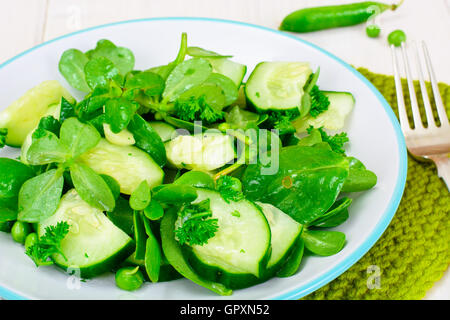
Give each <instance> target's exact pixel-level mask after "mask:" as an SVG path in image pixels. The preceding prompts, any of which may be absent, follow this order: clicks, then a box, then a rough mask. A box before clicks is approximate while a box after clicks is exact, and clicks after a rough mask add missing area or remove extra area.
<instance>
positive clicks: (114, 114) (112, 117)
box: [105, 98, 138, 133]
mask: <svg viewBox="0 0 450 320" xmlns="http://www.w3.org/2000/svg"><path fill="white" fill-rule="evenodd" d="M137 109H138V105H137V104H136V103H134V102H132V101H129V100H127V99H124V98H115V99H110V100H108V101H106V104H105V119H106V122H107V123H108V124H109V125H110V126H111V131H112V132H113V133H119V132H120V131H122V130H123V129H125V128H126V127H127V126H128V124H129V123H130V121H131V119H132V118H133V116H134V114H135V113H136V110H137Z"/></svg>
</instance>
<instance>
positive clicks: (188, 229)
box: [175, 199, 219, 246]
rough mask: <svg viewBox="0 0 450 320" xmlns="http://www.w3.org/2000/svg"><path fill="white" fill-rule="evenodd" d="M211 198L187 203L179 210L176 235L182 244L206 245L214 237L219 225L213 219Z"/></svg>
mask: <svg viewBox="0 0 450 320" xmlns="http://www.w3.org/2000/svg"><path fill="white" fill-rule="evenodd" d="M211 217H212V211H211V206H210V200H209V199H206V200H203V201H201V202H199V203H196V204H186V205H184V206H183V207H182V208H181V210H180V211H179V212H178V220H177V221H176V223H175V237H176V239H177V240H178V242H179V243H180V244H189V245H200V246H202V245H204V244H206V243H208V240H209V239H211V238H212V237H214V235H215V234H216V232H217V230H218V229H219V225H218V223H217V221H218V220H217V219H213V218H211Z"/></svg>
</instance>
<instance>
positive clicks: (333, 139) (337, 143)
mask: <svg viewBox="0 0 450 320" xmlns="http://www.w3.org/2000/svg"><path fill="white" fill-rule="evenodd" d="M313 130H318V131H319V132H320V135H321V137H322V141H323V142H326V143H328V144H329V145H330V147H331V150H333V151H334V152H336V153H340V154H345V150H344V144H345V143H346V142H348V141H349V139H348V137H347V133H346V132H341V133H338V134H335V135H334V136H330V135H328V134H327V133H326V132H325V131H324V130H323V127H320V128H317V129H316V128H314V127H313V126H309V128H308V129H306V131H307V132H308V134H311V132H312V131H313Z"/></svg>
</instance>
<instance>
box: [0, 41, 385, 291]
mask: <svg viewBox="0 0 450 320" xmlns="http://www.w3.org/2000/svg"><path fill="white" fill-rule="evenodd" d="M55 64H56V62H55ZM58 67H59V71H60V73H61V74H62V76H63V77H64V78H65V80H66V81H67V83H68V84H69V85H70V86H71V87H72V89H71V90H72V92H73V93H76V96H80V97H83V98H82V99H81V100H79V101H76V99H74V98H73V96H72V95H71V94H70V93H69V91H68V90H67V89H65V88H64V87H63V86H62V85H61V84H60V83H59V82H58V81H55V80H52V81H45V82H43V83H41V84H38V85H37V86H36V87H34V88H32V89H30V90H29V91H28V92H26V93H25V94H24V95H23V96H22V97H20V98H19V99H18V100H16V101H15V102H13V103H12V104H11V105H10V106H9V107H8V108H6V109H4V110H3V111H2V112H1V113H0V146H1V147H3V146H5V145H7V146H9V147H15V148H21V149H20V157H19V158H17V159H10V158H0V230H1V231H3V232H10V233H11V236H12V239H13V240H14V241H16V242H18V243H21V244H23V245H24V247H25V249H24V252H25V254H26V255H28V256H29V258H30V259H31V260H30V262H31V261H33V262H34V264H35V265H36V266H37V267H40V268H42V267H43V268H45V267H44V266H48V265H55V266H57V267H59V268H61V269H62V270H65V271H66V272H68V273H70V274H72V273H74V272H75V273H76V274H77V275H78V276H80V277H81V278H82V279H90V278H94V277H96V276H99V275H101V274H103V273H106V272H114V273H115V281H116V284H117V286H118V287H119V288H121V289H124V290H136V289H138V288H140V287H141V286H143V285H145V286H148V289H150V287H151V286H152V285H154V284H144V283H145V282H152V283H156V282H164V281H172V280H176V279H179V278H183V277H184V278H187V279H189V280H191V281H193V282H194V283H196V284H198V285H200V286H203V287H205V288H207V289H209V290H211V291H214V292H215V293H218V294H221V295H230V294H231V293H232V290H234V289H242V288H247V287H250V286H253V285H256V284H259V283H262V282H264V281H267V280H268V279H271V278H274V277H289V276H292V275H294V274H296V273H297V272H298V271H299V269H301V268H300V264H301V261H302V257H303V255H304V254H308V255H318V256H330V255H334V254H336V253H338V252H339V251H341V250H342V248H343V247H344V246H345V243H346V239H345V235H344V234H343V233H342V232H339V231H334V230H332V228H334V227H336V226H338V225H340V224H342V223H344V222H345V221H346V220H347V219H348V218H349V210H348V209H349V206H350V205H351V203H352V198H351V196H350V193H352V192H360V191H365V190H368V189H371V188H372V187H374V186H375V184H376V182H377V178H376V175H375V174H374V173H373V172H371V171H369V170H367V169H366V167H365V166H364V164H363V163H362V162H361V161H359V160H358V159H356V158H354V157H352V156H349V155H347V154H346V150H345V147H346V143H348V142H349V137H347V134H346V133H345V132H341V130H342V129H343V127H344V123H345V118H346V117H347V116H348V114H349V113H351V111H352V108H353V107H354V103H355V101H354V98H353V95H352V94H351V93H349V92H336V91H326V90H323V88H319V86H318V85H317V80H318V78H319V69H317V70H312V69H311V67H310V64H309V63H307V62H286V61H266V62H260V63H259V64H257V65H256V67H255V68H254V69H253V71H252V72H251V74H250V75H249V76H248V78H247V81H246V82H245V83H244V82H243V79H244V77H245V74H246V72H247V67H246V66H245V65H243V64H241V63H238V62H236V61H234V60H233V57H232V56H230V55H222V54H218V53H215V52H213V51H209V50H205V49H202V48H200V47H193V46H188V45H187V36H186V34H182V37H181V45H180V48H179V51H178V54H177V55H176V57H175V59H174V60H173V61H171V62H169V63H168V64H166V65H162V66H156V67H149V68H148V69H145V70H136V69H135V56H134V54H133V52H132V51H131V50H130V49H128V48H125V47H120V46H117V45H115V44H114V43H112V42H111V41H109V40H100V41H98V42H97V45H96V47H95V48H93V49H91V50H88V51H86V52H82V51H80V50H78V49H69V50H67V51H65V52H64V53H63V54H62V56H61V58H60V60H59V65H58ZM81 93H83V94H81Z"/></svg>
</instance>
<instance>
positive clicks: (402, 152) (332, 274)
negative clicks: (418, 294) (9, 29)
mask: <svg viewBox="0 0 450 320" xmlns="http://www.w3.org/2000/svg"><path fill="white" fill-rule="evenodd" d="M168 20H186V21H210V22H219V23H229V24H235V25H241V26H246V27H250V28H255V29H260V30H264V31H268V32H272V33H276V34H278V35H280V36H283V37H287V38H290V39H294V40H296V41H299V42H302V43H304V44H306V45H308V46H310V47H312V48H315V49H316V50H318V51H320V52H322V53H324V54H326V55H327V56H328V57H330V58H331V59H333V60H336V61H337V62H339V63H340V64H342V65H343V66H344V67H345V68H346V69H348V70H349V71H351V72H352V73H353V74H355V75H356V76H357V77H358V78H359V79H360V80H361V81H362V82H364V83H365V84H366V85H367V87H368V88H369V89H370V90H371V91H372V92H373V93H374V94H375V96H376V97H377V98H378V100H379V101H380V103H381V104H382V106H383V107H384V109H385V111H386V113H387V115H388V117H389V120H390V121H391V123H392V125H393V127H394V130H395V134H396V138H397V143H398V147H399V150H398V151H399V162H400V163H399V170H400V171H399V173H398V178H397V183H396V186H395V189H394V193H393V194H392V197H391V199H390V201H389V205H388V207H387V208H386V210H385V212H384V214H383V216H382V217H381V219H380V221H379V222H378V224H377V225H376V227H375V228H374V230H373V231H372V233H371V234H370V235H369V236H368V237H367V238H366V240H365V241H364V242H363V243H362V244H361V245H360V246H359V247H358V248H357V250H355V251H354V252H353V253H352V254H351V255H350V256H349V257H347V258H346V259H345V260H344V261H342V262H341V263H339V264H338V265H337V266H336V267H334V268H333V269H332V270H330V271H328V272H326V273H325V274H323V275H322V276H320V277H319V278H318V279H315V280H314V281H312V282H309V283H307V284H305V285H302V286H300V287H298V288H296V289H293V290H291V291H289V292H287V293H283V294H281V295H279V296H276V297H274V298H273V299H276V300H289V299H299V298H301V297H304V296H306V295H307V294H309V293H311V292H313V291H315V290H317V289H319V288H320V287H322V286H324V285H325V284H327V283H329V282H330V281H332V280H334V279H335V278H337V277H338V276H340V275H341V274H342V273H344V272H345V271H346V270H347V269H349V268H350V267H351V266H352V265H353V264H355V263H356V262H357V261H358V260H359V259H361V257H362V256H363V255H364V254H366V253H367V251H369V249H370V248H371V247H372V246H373V245H374V244H375V243H376V242H377V240H378V239H379V238H380V237H381V235H382V234H383V232H384V231H385V230H386V228H387V227H388V225H389V224H390V222H391V220H392V218H393V217H394V215H395V212H396V210H397V208H398V206H399V204H400V201H401V198H402V196H403V191H404V188H405V184H406V176H407V168H408V157H407V152H406V143H405V139H404V137H403V133H402V131H401V129H400V125H399V123H398V120H397V117H396V116H395V114H394V112H393V111H392V109H391V107H390V106H389V104H388V102H387V101H386V99H385V98H384V97H383V95H382V94H381V93H380V92H379V91H378V90H377V89H376V88H375V86H374V85H373V84H372V83H371V82H370V81H369V80H367V78H365V77H364V76H363V75H362V74H361V73H360V72H359V71H357V70H356V69H355V68H353V67H352V66H350V65H349V64H348V63H346V62H344V61H343V60H342V59H340V58H338V57H337V56H335V55H334V54H332V53H330V52H328V51H326V50H324V49H322V48H320V47H319V46H317V45H315V44H313V43H311V42H309V41H306V40H304V39H301V38H299V37H296V36H294V35H292V34H289V33H286V32H281V31H278V30H274V29H270V28H268V27H263V26H259V25H255V24H251V23H247V22H240V21H233V20H227V19H217V18H204V17H155V18H142V19H132V20H125V21H118V22H113V23H107V24H102V25H98V26H94V27H90V28H86V29H82V30H78V31H75V32H71V33H68V34H65V35H62V36H59V37H57V38H54V39H51V40H48V41H46V42H43V43H41V44H38V45H36V46H34V47H32V48H30V49H28V50H25V51H23V52H22V53H19V54H18V55H16V56H14V57H13V58H11V59H9V60H7V61H5V62H4V63H2V64H0V70H1V69H2V68H3V67H5V66H7V65H8V64H10V63H11V62H13V61H15V60H17V59H19V58H20V57H22V56H24V55H26V54H28V53H30V52H32V51H34V50H36V49H38V48H40V47H43V46H46V45H48V44H50V43H52V42H55V41H58V40H60V39H64V38H69V37H71V36H74V35H77V34H80V33H84V32H89V31H92V30H96V29H101V28H106V27H111V26H116V25H121V24H128V23H138V22H146V21H168ZM0 296H1V297H3V298H4V299H10V300H26V299H28V298H26V297H24V296H21V295H20V294H18V293H16V292H14V291H13V290H11V289H6V288H4V287H1V286H0Z"/></svg>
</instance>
